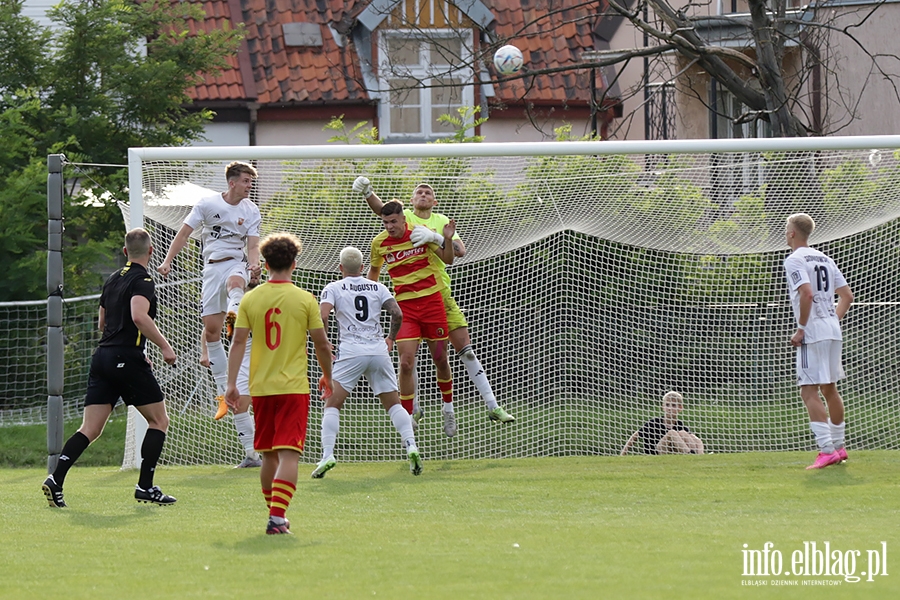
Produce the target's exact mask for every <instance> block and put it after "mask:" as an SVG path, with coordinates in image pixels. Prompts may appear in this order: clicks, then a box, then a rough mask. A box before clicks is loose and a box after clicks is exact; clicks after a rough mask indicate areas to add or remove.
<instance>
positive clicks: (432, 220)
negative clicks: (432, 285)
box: [403, 208, 459, 291]
mask: <svg viewBox="0 0 900 600" xmlns="http://www.w3.org/2000/svg"><path fill="white" fill-rule="evenodd" d="M403 214H404V215H406V222H407V223H408V224H409V226H410V228H413V227H415V226H416V225H424V226H425V227H427V228H428V229H430V230H432V231H435V232H437V233H440V234H441V235H443V234H444V225H446V224H447V223H449V222H450V217H447V216H445V215H442V214H440V213H436V212H434V211H431V216H430V217H428V218H427V219H423V218H421V217H417V216H416V213H415V211H414V210H413V209H411V208H404V209H403ZM453 239H454V240H458V239H459V235H458V234H456V233H454V234H453ZM440 263H441V279H442V280H443V281H444V287H446V288H447V290H448V291H449V290H450V274H449V273H447V265H446V263H444V261H440Z"/></svg>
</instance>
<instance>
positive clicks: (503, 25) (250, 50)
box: [188, 0, 594, 105]
mask: <svg viewBox="0 0 900 600" xmlns="http://www.w3.org/2000/svg"><path fill="white" fill-rule="evenodd" d="M483 2H484V4H485V5H486V6H487V7H488V8H490V9H491V11H492V12H493V14H494V16H495V17H496V21H494V22H493V23H492V24H491V26H490V30H491V33H492V34H494V35H495V36H496V37H497V38H498V39H501V40H509V41H510V42H511V43H513V44H515V45H516V46H517V47H519V49H521V50H522V53H523V54H524V56H525V61H526V63H525V64H526V68H527V69H530V70H535V69H543V68H553V67H561V66H565V65H569V64H572V63H574V62H576V61H577V60H578V58H579V53H580V51H581V50H583V49H590V48H592V47H593V40H592V37H591V29H592V27H593V24H594V17H592V16H591V11H588V10H587V9H585V8H577V9H576V8H573V9H562V10H559V9H558V5H556V6H554V8H555V9H556V11H557V12H551V11H550V10H549V9H548V3H547V2H546V1H545V0H524V1H522V2H516V1H514V0H483ZM367 4H369V3H368V2H365V1H359V2H354V1H352V0H205V1H204V2H203V3H202V5H203V8H204V10H205V11H206V14H207V15H208V18H207V20H206V21H205V22H203V23H194V24H192V25H193V27H194V28H195V29H196V28H202V29H204V30H207V31H209V30H212V29H213V28H222V27H223V26H224V24H225V22H226V21H229V20H230V21H231V22H232V23H237V22H243V23H244V24H245V27H246V37H245V41H244V43H243V44H242V47H241V52H239V55H238V57H230V58H229V65H230V68H228V69H225V70H224V71H223V72H222V73H220V74H219V75H217V76H216V77H211V76H207V77H206V78H205V81H204V82H203V83H202V84H200V85H197V86H195V87H193V88H191V89H189V90H188V93H189V95H190V96H191V98H192V99H193V100H195V101H198V102H200V103H203V102H210V101H229V100H230V101H255V102H259V103H260V104H261V105H297V104H310V103H311V104H321V103H332V102H345V103H347V102H349V103H364V102H368V101H369V96H368V94H367V93H366V91H365V89H364V88H363V86H362V85H361V82H362V81H363V77H362V73H361V71H360V67H359V57H358V55H357V53H356V50H355V48H354V47H353V43H352V42H351V40H350V39H349V36H347V37H345V38H344V43H343V47H340V46H339V45H338V43H337V41H336V40H335V35H338V36H339V35H340V34H339V33H337V32H335V29H338V30H340V31H343V32H347V31H349V28H350V27H351V26H352V25H353V23H354V17H355V16H356V15H358V14H359V13H360V12H361V11H362V10H363V9H364V8H365V7H366V5H367ZM560 4H563V5H564V4H566V3H565V2H562V3H560ZM572 4H577V5H581V4H582V3H580V2H572ZM238 11H240V13H241V14H240V15H239V17H238V18H237V19H235V18H233V12H238ZM526 20H527V21H528V24H527V25H526ZM536 20H537V21H536ZM286 23H312V24H317V25H319V30H320V32H321V36H322V45H321V46H305V47H287V46H285V43H284V34H283V31H282V25H283V24H286ZM329 25H330V27H329ZM313 29H314V28H313ZM495 89H496V93H497V96H496V97H495V98H494V101H499V102H502V103H504V104H518V103H521V102H522V101H523V99H524V101H526V102H531V103H536V104H561V103H573V104H582V105H583V104H585V103H586V102H587V101H588V98H589V89H590V79H589V71H586V70H578V71H568V72H564V73H555V74H548V75H540V76H536V77H533V78H530V77H529V78H525V79H518V80H511V81H505V82H503V83H501V84H500V85H499V86H496V88H495Z"/></svg>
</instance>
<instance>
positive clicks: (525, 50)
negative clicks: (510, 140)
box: [483, 0, 600, 103]
mask: <svg viewBox="0 0 900 600" xmlns="http://www.w3.org/2000/svg"><path fill="white" fill-rule="evenodd" d="M483 1H484V3H485V4H486V5H487V6H488V7H489V8H490V9H491V11H492V12H493V13H494V16H495V17H496V19H497V20H496V21H495V22H494V26H493V28H492V33H494V34H495V35H496V36H497V38H499V39H500V40H503V41H504V42H505V43H510V44H513V45H514V46H516V47H517V48H518V49H519V50H521V51H522V54H523V56H524V58H525V69H527V70H532V71H535V70H540V69H552V68H556V67H565V66H567V65H572V64H575V63H578V62H581V61H580V54H581V52H582V51H583V50H590V49H592V48H593V47H594V43H593V37H592V35H591V32H592V29H593V27H594V22H595V21H596V19H597V18H598V16H597V13H598V12H600V7H599V2H598V3H596V4H594V5H593V6H592V8H593V10H589V8H588V7H587V6H586V3H585V2H578V1H570V2H565V1H559V2H547V0H522V1H516V0H483ZM567 4H569V5H574V6H576V7H577V8H562V7H564V6H565V5H567ZM597 83H598V85H599V84H600V78H599V77H598V78H597ZM590 86H591V83H590V71H589V70H587V69H577V70H571V71H564V72H561V73H550V74H546V75H539V76H535V77H533V78H531V77H527V78H524V79H515V80H511V81H504V82H503V83H501V84H500V86H499V90H498V92H499V93H498V98H499V99H500V100H501V101H502V102H504V103H516V102H519V101H521V99H522V98H524V99H525V101H528V102H537V103H551V102H552V103H562V102H571V103H586V102H587V101H588V100H589V99H590Z"/></svg>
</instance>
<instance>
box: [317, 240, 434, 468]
mask: <svg viewBox="0 0 900 600" xmlns="http://www.w3.org/2000/svg"><path fill="white" fill-rule="evenodd" d="M362 267H363V257H362V252H360V251H359V250H358V249H357V248H353V247H347V248H344V249H343V250H341V262H340V270H341V274H342V275H343V276H344V277H343V279H341V280H340V281H334V282H332V283H329V284H328V285H327V286H325V289H324V290H322V297H321V299H320V301H319V309H320V312H321V315H322V322H323V323H324V324H325V330H326V331H327V330H328V317H329V315H330V314H331V311H332V310H334V315H335V318H336V319H337V322H338V336H339V343H338V350H337V359H336V360H335V362H334V370H333V372H332V381H333V383H334V389H333V391H332V394H331V395H330V396H328V397H326V398H325V411H324V412H323V413H322V460H321V461H319V464H317V465H316V468H315V470H314V471H313V472H312V477H313V478H314V479H321V478H322V477H324V476H325V473H327V472H328V471H329V470H331V469H332V468H333V467H334V466H335V464H337V461H336V460H335V458H334V445H335V441H336V439H337V434H338V429H339V426H340V410H341V408H343V406H344V401H345V400H346V399H347V396H349V395H350V393H351V392H352V391H353V388H354V387H356V383H357V382H358V381H359V378H360V377H362V376H363V375H365V376H366V379H367V380H368V382H369V386H370V387H371V388H372V391H373V392H374V393H375V395H376V396H378V397H379V398H380V399H381V405H382V406H383V407H384V409H385V410H386V411H387V412H388V415H389V416H390V417H391V422H392V423H393V424H394V427H395V428H396V429H397V432H398V433H399V434H400V439H401V440H402V442H403V447H404V448H405V449H406V455H407V457H408V458H409V471H410V472H411V473H412V474H413V475H419V474H421V473H422V458H421V456H420V455H419V450H418V448H417V447H416V440H415V436H414V434H413V428H412V419H411V418H410V416H409V413H407V412H406V409H405V408H403V406H402V405H401V404H400V391H399V387H398V386H397V374H396V373H395V372H394V365H393V363H392V362H391V357H390V354H389V353H390V352H391V350H393V345H394V340H395V339H396V337H397V333H398V332H399V331H400V324H401V322H402V320H403V313H402V312H401V311H400V305H399V304H397V301H396V300H395V299H394V296H393V294H391V292H390V290H388V289H387V287H385V286H384V285H383V284H381V283H379V282H377V281H370V280H369V279H367V278H365V277H363V276H362ZM382 309H384V310H386V311H387V312H388V313H390V315H391V325H390V332H389V333H388V336H387V338H385V337H384V332H383V331H382V329H381V310H382Z"/></svg>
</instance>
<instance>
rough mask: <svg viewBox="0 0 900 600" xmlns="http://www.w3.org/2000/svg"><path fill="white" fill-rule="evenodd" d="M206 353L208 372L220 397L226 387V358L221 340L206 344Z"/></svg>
mask: <svg viewBox="0 0 900 600" xmlns="http://www.w3.org/2000/svg"><path fill="white" fill-rule="evenodd" d="M206 351H207V352H208V353H209V370H210V371H212V374H213V379H215V380H216V390H217V391H218V394H219V395H220V396H224V395H225V388H226V387H227V386H228V357H227V356H225V346H223V345H222V340H221V339H220V340H218V341H216V342H207V343H206Z"/></svg>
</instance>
